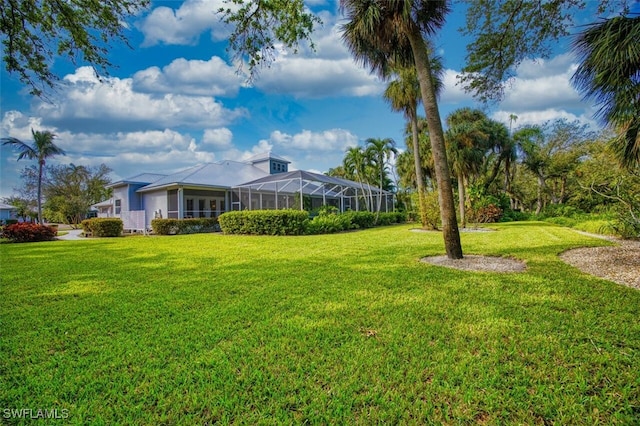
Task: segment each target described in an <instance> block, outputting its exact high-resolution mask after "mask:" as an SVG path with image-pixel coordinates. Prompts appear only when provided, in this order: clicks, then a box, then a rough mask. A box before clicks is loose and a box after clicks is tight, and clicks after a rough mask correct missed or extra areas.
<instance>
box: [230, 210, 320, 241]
mask: <svg viewBox="0 0 640 426" xmlns="http://www.w3.org/2000/svg"><path fill="white" fill-rule="evenodd" d="M218 219H219V222H220V228H221V229H222V232H224V233H225V234H249V235H301V234H304V233H305V224H306V222H307V221H308V220H309V213H307V212H306V211H301V210H250V211H246V210H245V211H235V212H227V213H223V214H221V215H220V217H219V218H218Z"/></svg>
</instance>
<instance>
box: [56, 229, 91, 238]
mask: <svg viewBox="0 0 640 426" xmlns="http://www.w3.org/2000/svg"><path fill="white" fill-rule="evenodd" d="M64 232H68V234H66V235H61V236H59V237H56V238H57V239H59V240H86V238H85V237H83V236H82V229H70V230H68V231H64Z"/></svg>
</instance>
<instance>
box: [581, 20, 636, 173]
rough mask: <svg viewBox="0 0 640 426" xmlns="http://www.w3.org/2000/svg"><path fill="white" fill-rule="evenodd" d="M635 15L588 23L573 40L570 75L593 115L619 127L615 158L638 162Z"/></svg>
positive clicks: (630, 165)
mask: <svg viewBox="0 0 640 426" xmlns="http://www.w3.org/2000/svg"><path fill="white" fill-rule="evenodd" d="M638 40H640V16H615V17H613V18H610V19H605V20H602V21H599V22H596V23H594V24H591V25H589V26H588V27H587V28H586V29H583V30H582V31H581V32H580V33H579V34H578V35H577V36H576V37H575V39H574V45H573V48H574V49H573V50H574V53H577V55H578V57H579V60H580V65H579V66H578V69H577V70H576V72H575V74H574V76H573V82H574V84H575V86H576V87H577V88H578V90H580V91H581V92H582V93H583V94H584V95H585V98H587V99H591V100H594V101H595V103H596V107H597V114H596V115H597V117H599V118H600V119H602V121H603V122H604V123H605V124H607V125H609V126H610V127H611V128H612V129H613V130H614V131H618V133H619V134H618V137H617V138H615V139H614V141H613V147H614V148H615V151H616V154H617V157H618V160H619V161H620V163H621V164H623V165H624V166H625V167H628V168H638V167H640V102H638V93H640V43H638Z"/></svg>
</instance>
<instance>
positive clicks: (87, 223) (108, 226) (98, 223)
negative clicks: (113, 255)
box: [82, 217, 124, 237]
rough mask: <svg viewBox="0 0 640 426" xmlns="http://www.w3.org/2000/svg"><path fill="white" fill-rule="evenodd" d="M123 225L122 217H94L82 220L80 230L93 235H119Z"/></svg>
mask: <svg viewBox="0 0 640 426" xmlns="http://www.w3.org/2000/svg"><path fill="white" fill-rule="evenodd" d="M123 228H124V225H123V223H122V219H118V218H112V217H94V218H92V219H86V220H83V221H82V230H83V231H84V233H85V235H86V234H91V235H92V236H94V237H119V236H121V235H122V230H123Z"/></svg>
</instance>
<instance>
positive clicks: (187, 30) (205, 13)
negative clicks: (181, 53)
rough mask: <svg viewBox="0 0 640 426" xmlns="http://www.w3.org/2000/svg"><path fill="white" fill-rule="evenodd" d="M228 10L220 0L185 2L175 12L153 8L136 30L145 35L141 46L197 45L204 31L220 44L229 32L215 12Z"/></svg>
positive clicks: (160, 7) (162, 8) (167, 8)
mask: <svg viewBox="0 0 640 426" xmlns="http://www.w3.org/2000/svg"><path fill="white" fill-rule="evenodd" d="M221 7H225V8H228V7H229V4H227V3H225V2H224V1H223V0H187V1H185V2H184V3H182V4H181V5H180V7H179V8H178V9H175V10H174V9H171V8H170V7H166V6H159V7H156V8H155V9H153V10H152V11H151V13H150V14H149V15H147V16H146V17H145V18H144V19H143V20H142V21H141V22H139V23H138V25H137V26H138V29H139V30H140V31H141V32H142V33H143V34H144V42H143V44H142V45H143V46H154V45H156V44H161V43H164V44H177V45H192V44H196V43H197V41H198V39H199V38H200V35H201V34H202V33H203V32H205V31H210V32H211V37H212V38H213V39H215V40H222V39H224V38H226V37H227V36H228V34H229V30H228V29H227V28H226V27H225V25H224V24H223V23H222V22H221V21H220V15H219V14H218V13H217V11H218V10H219V9H220V8H221Z"/></svg>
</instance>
